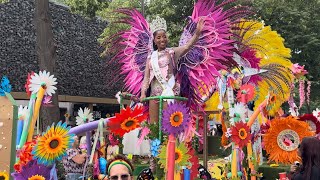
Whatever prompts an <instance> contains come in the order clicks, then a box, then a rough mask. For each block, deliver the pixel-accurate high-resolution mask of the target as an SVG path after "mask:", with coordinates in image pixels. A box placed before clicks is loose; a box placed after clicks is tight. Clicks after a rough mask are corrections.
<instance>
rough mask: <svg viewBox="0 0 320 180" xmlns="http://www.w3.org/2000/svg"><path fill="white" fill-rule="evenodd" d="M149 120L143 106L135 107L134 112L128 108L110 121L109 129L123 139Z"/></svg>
mask: <svg viewBox="0 0 320 180" xmlns="http://www.w3.org/2000/svg"><path fill="white" fill-rule="evenodd" d="M147 118H148V112H147V111H145V109H144V107H143V106H135V107H134V109H133V110H131V109H130V107H127V108H126V109H121V111H120V113H116V116H115V117H112V118H110V119H109V122H108V128H109V130H110V131H111V132H112V133H114V134H116V135H120V136H121V137H122V136H123V135H124V134H125V133H127V132H129V131H132V130H134V129H136V128H138V127H140V123H141V122H142V121H144V120H146V119H147Z"/></svg>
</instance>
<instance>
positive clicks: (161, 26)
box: [150, 16, 167, 34]
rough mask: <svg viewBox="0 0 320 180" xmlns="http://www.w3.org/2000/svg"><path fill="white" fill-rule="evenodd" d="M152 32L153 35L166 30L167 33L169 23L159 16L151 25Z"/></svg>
mask: <svg viewBox="0 0 320 180" xmlns="http://www.w3.org/2000/svg"><path fill="white" fill-rule="evenodd" d="M150 30H151V33H152V34H153V33H154V32H156V31H158V30H164V31H167V22H166V20H164V19H163V18H161V17H159V16H157V17H156V18H155V19H154V20H152V22H151V23H150Z"/></svg>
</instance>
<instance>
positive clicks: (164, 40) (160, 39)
mask: <svg viewBox="0 0 320 180" xmlns="http://www.w3.org/2000/svg"><path fill="white" fill-rule="evenodd" d="M203 26H204V21H203V19H201V20H200V21H199V23H198V24H197V28H196V31H195V33H194V35H193V36H192V38H191V39H190V40H189V41H188V42H187V44H185V45H183V46H179V47H175V48H167V45H168V37H167V34H166V31H167V25H166V21H165V20H164V19H162V18H160V17H157V18H156V19H155V20H153V21H152V23H151V25H150V29H151V33H152V35H153V50H154V51H153V52H152V53H151V54H149V56H148V58H147V62H146V68H145V72H144V78H143V83H142V88H141V96H140V98H141V100H143V99H144V98H146V93H147V90H148V88H150V96H178V95H179V94H180V84H179V82H177V81H176V77H175V75H176V73H175V72H176V71H177V69H176V68H177V64H178V60H179V58H180V57H181V56H183V55H185V54H186V53H187V52H188V51H189V50H190V49H191V48H192V46H193V45H194V44H195V43H196V41H197V40H198V39H199V36H200V34H201V31H202V29H203ZM149 115H150V121H151V123H152V122H158V115H159V105H158V103H157V102H156V101H151V102H150V103H149Z"/></svg>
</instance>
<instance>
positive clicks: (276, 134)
mask: <svg viewBox="0 0 320 180" xmlns="http://www.w3.org/2000/svg"><path fill="white" fill-rule="evenodd" d="M308 128H309V125H308V124H307V123H306V122H302V121H298V120H296V119H295V118H294V117H292V116H288V117H286V118H278V119H273V120H272V121H271V125H270V128H269V129H268V131H267V133H266V134H265V136H264V138H263V140H264V144H265V149H266V151H267V154H269V161H275V162H276V163H285V164H292V163H294V161H298V160H299V156H298V151H297V148H298V145H299V142H300V141H301V140H302V139H303V138H304V137H306V136H312V135H313V133H312V132H311V131H309V130H308ZM292 140H293V141H292ZM284 149H285V150H284Z"/></svg>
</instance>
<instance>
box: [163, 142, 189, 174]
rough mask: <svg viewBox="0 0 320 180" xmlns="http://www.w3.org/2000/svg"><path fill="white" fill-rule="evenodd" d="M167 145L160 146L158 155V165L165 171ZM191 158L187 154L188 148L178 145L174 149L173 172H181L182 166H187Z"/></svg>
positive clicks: (182, 144) (181, 144)
mask: <svg viewBox="0 0 320 180" xmlns="http://www.w3.org/2000/svg"><path fill="white" fill-rule="evenodd" d="M167 154H168V151H167V145H166V144H164V145H162V146H161V149H160V153H159V155H158V157H159V162H158V163H159V164H160V165H161V167H162V168H164V169H165V171H166V170H167ZM190 158H191V156H190V155H189V154H188V148H187V147H186V146H185V144H184V143H180V144H179V145H178V146H176V148H175V162H174V164H175V171H176V172H180V171H181V172H182V166H187V165H188V161H189V160H190Z"/></svg>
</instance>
